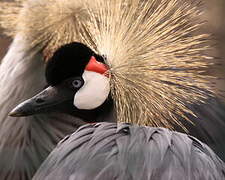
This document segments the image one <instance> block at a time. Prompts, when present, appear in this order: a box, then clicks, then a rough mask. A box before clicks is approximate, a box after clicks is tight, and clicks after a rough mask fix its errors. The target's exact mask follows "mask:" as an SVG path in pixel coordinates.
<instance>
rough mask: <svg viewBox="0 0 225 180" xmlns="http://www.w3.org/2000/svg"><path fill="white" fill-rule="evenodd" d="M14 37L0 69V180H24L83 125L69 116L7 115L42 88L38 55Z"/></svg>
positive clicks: (41, 63)
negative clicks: (66, 136)
mask: <svg viewBox="0 0 225 180" xmlns="http://www.w3.org/2000/svg"><path fill="white" fill-rule="evenodd" d="M24 39H25V38H23V37H22V36H20V35H17V36H16V37H15V39H14V41H13V43H12V44H11V47H10V49H9V51H8V53H7V55H6V56H5V57H4V59H3V61H2V64H1V66H0V107H1V108H0V159H1V161H0V177H1V179H2V180H27V179H31V177H32V175H33V174H34V172H35V171H36V169H37V168H38V167H39V165H40V164H41V163H42V161H43V160H44V159H45V158H46V156H47V155H48V154H49V152H50V151H51V150H52V149H53V148H54V147H55V145H56V144H57V142H58V141H59V140H61V139H62V138H63V137H64V136H65V135H66V134H69V133H71V132H73V131H74V130H75V129H76V127H77V126H79V125H80V124H83V122H82V121H81V120H80V119H78V118H74V117H72V116H69V115H63V114H60V115H59V114H57V113H54V114H53V113H52V114H47V115H35V116H29V117H19V118H12V117H9V116H8V113H9V112H10V111H11V109H12V108H13V107H15V106H16V105H17V104H18V103H20V102H22V101H23V100H25V99H27V98H30V97H32V96H33V95H34V94H36V93H38V92H39V91H40V90H41V89H42V88H43V87H44V85H45V79H44V62H43V61H42V60H41V59H42V56H41V54H39V53H37V52H34V51H29V50H27V48H26V47H27V44H26V42H25V40H24Z"/></svg>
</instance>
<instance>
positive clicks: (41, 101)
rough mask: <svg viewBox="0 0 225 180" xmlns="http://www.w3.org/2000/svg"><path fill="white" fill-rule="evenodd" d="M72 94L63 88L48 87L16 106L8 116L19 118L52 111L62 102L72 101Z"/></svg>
mask: <svg viewBox="0 0 225 180" xmlns="http://www.w3.org/2000/svg"><path fill="white" fill-rule="evenodd" d="M74 94H75V93H74V92H73V91H72V90H68V89H66V88H63V87H52V86H49V87H48V88H46V89H45V90H43V91H42V92H40V93H39V94H37V95H36V96H34V97H32V98H30V99H28V100H26V101H24V102H22V103H21V104H19V105H18V106H16V107H15V108H14V109H13V110H12V111H11V112H10V113H9V116H13V117H20V116H29V115H33V114H39V113H46V112H51V111H54V110H55V108H56V107H57V106H58V105H60V104H63V102H66V101H69V100H71V101H72V100H73V97H74Z"/></svg>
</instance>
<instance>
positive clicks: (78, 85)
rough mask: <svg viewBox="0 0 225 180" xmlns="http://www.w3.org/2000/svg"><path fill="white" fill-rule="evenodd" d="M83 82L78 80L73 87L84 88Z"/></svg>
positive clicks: (73, 83)
mask: <svg viewBox="0 0 225 180" xmlns="http://www.w3.org/2000/svg"><path fill="white" fill-rule="evenodd" d="M82 84H83V83H82V81H81V80H80V79H76V80H74V81H73V82H72V85H73V87H75V88H80V87H81V86H82Z"/></svg>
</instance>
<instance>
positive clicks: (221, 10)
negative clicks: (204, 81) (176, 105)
mask: <svg viewBox="0 0 225 180" xmlns="http://www.w3.org/2000/svg"><path fill="white" fill-rule="evenodd" d="M202 1H203V2H205V3H206V8H205V9H204V11H205V12H206V13H205V15H204V16H205V17H204V18H205V19H206V20H207V25H206V31H207V32H209V33H211V34H213V39H215V45H216V52H213V54H214V55H215V56H218V57H220V58H221V61H220V62H219V63H217V64H218V66H216V67H215V68H214V69H210V70H209V74H211V73H215V74H216V75H217V76H218V77H219V78H218V80H217V81H216V85H217V86H218V88H219V89H220V90H221V92H222V94H223V95H224V96H225V80H224V77H225V0H202ZM10 42H11V39H10V38H7V37H5V36H4V35H3V34H2V31H1V29H0V61H1V59H2V58H3V57H4V55H5V53H6V51H7V49H8V46H9V44H10Z"/></svg>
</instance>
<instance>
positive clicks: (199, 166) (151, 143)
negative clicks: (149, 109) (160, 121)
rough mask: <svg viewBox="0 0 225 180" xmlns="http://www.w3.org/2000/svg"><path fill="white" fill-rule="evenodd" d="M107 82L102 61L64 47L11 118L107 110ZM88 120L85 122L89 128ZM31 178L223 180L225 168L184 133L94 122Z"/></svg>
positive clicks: (78, 46) (79, 49)
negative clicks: (36, 90)
mask: <svg viewBox="0 0 225 180" xmlns="http://www.w3.org/2000/svg"><path fill="white" fill-rule="evenodd" d="M64 58H66V59H64ZM62 67H63V69H64V71H62ZM109 78H110V76H109V72H108V67H107V65H106V64H104V62H103V57H100V56H99V55H96V54H95V53H94V52H93V51H92V50H91V49H90V48H88V47H87V46H85V45H84V44H81V43H71V44H68V45H65V46H63V47H61V48H59V50H57V51H56V52H55V54H54V55H53V57H52V59H50V60H49V62H48V63H47V66H46V80H47V83H48V85H49V87H47V88H46V89H44V90H43V91H42V92H40V93H39V94H37V95H36V96H34V97H33V98H31V99H28V100H26V101H24V102H23V103H21V104H20V105H18V106H17V107H16V108H15V109H14V110H13V111H12V112H11V113H10V115H11V116H29V115H32V114H37V113H48V112H51V111H59V110H60V111H61V112H64V113H69V114H71V115H74V116H76V117H77V116H78V117H79V116H80V114H79V113H80V112H82V110H85V111H86V112H87V111H92V112H93V113H94V114H96V113H99V109H103V108H104V109H105V107H110V103H109V102H110V101H111V99H112V98H111V97H110V79H109ZM71 106H72V107H71ZM111 106H112V104H111ZM65 107H67V108H65ZM104 111H107V110H106V109H105V110H104ZM104 111H103V112H104ZM84 113H85V112H84ZM81 116H82V113H81ZM82 118H83V117H82ZM93 120H95V121H96V118H93ZM93 120H92V119H90V120H87V119H86V121H88V122H91V123H93ZM101 121H104V120H103V119H101ZM105 121H108V119H107V118H106V119H105ZM33 179H34V180H88V179H93V180H106V179H107V180H115V179H116V180H137V179H142V180H165V179H167V180H189V179H191V180H201V179H202V180H209V179H212V180H223V179H225V164H224V162H223V161H222V160H220V159H219V157H217V155H216V154H215V153H214V152H213V151H212V150H211V149H210V148H209V147H208V146H207V145H206V144H204V143H202V142H200V141H198V140H197V139H196V138H194V137H192V136H188V135H186V134H182V133H178V132H175V131H169V130H167V129H164V128H156V127H147V126H146V127H144V126H140V127H138V126H135V125H128V124H117V123H97V124H89V125H84V126H81V127H80V128H79V129H78V130H77V131H76V132H75V133H74V134H72V135H71V136H68V137H66V138H65V139H64V140H63V141H61V143H60V144H59V145H58V146H57V147H56V148H55V149H54V150H53V151H52V153H51V154H50V155H49V157H48V158H47V159H46V160H45V161H44V163H43V164H42V165H41V167H40V168H39V169H38V171H37V173H36V174H35V175H34V177H33Z"/></svg>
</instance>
